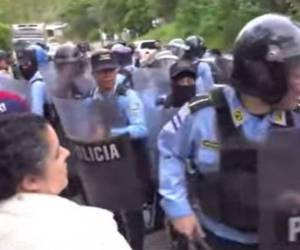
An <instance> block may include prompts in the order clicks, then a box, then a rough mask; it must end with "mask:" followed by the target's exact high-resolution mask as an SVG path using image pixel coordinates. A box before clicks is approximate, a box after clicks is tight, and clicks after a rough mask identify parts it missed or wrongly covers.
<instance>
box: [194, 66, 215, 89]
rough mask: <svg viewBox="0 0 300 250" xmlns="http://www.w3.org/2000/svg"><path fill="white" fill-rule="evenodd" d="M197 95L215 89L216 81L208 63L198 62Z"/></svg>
mask: <svg viewBox="0 0 300 250" xmlns="http://www.w3.org/2000/svg"><path fill="white" fill-rule="evenodd" d="M194 63H197V64H198V66H197V79H196V87H197V93H207V92H209V91H210V90H211V89H212V88H213V87H214V79H213V76H212V72H211V69H210V66H209V65H208V63H206V62H197V61H195V62H194Z"/></svg>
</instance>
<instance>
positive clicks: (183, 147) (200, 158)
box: [158, 86, 297, 244]
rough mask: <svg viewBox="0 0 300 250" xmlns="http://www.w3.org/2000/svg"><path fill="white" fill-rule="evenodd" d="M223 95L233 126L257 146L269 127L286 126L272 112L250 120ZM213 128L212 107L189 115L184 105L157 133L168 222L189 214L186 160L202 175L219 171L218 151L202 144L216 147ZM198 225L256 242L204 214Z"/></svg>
mask: <svg viewBox="0 0 300 250" xmlns="http://www.w3.org/2000/svg"><path fill="white" fill-rule="evenodd" d="M223 91H224V94H225V98H226V100H227V102H228V104H229V107H230V111H231V114H232V119H233V121H234V124H235V126H236V127H241V129H242V131H243V133H244V135H245V136H246V137H247V138H248V139H249V140H251V141H255V142H261V141H262V140H264V139H265V138H266V136H267V134H268V131H269V130H270V128H271V126H272V125H273V124H277V125H279V126H283V127H285V126H287V121H286V114H285V112H283V111H276V112H273V113H272V114H269V115H266V116H265V117H263V118H260V117H257V116H253V115H251V114H250V113H249V112H248V111H247V110H245V109H244V108H243V106H242V105H241V103H240V101H239V99H238V98H237V95H236V92H235V90H234V89H233V88H231V87H229V86H226V87H224V88H223ZM237 114H238V115H237ZM296 123H297V122H296ZM216 124H217V123H216V111H215V108H214V107H213V106H208V107H205V108H203V109H200V110H199V111H197V112H195V113H191V112H190V108H189V106H188V103H187V104H185V105H184V106H183V107H182V108H181V109H180V110H179V111H178V113H177V114H176V115H175V116H173V118H172V120H171V121H169V122H168V123H167V124H166V125H165V126H164V127H163V129H162V131H161V132H160V135H159V137H158V148H159V153H160V163H159V192H160V194H161V195H162V197H163V198H162V202H161V204H162V207H163V208H164V210H165V212H166V214H167V215H168V216H169V217H170V218H171V219H175V218H180V217H184V216H188V215H191V214H192V213H193V211H192V208H191V205H190V203H189V201H188V199H187V188H186V186H187V184H186V179H185V169H186V167H187V159H190V160H192V161H193V162H194V164H195V165H196V168H197V171H199V172H201V173H203V174H205V173H209V172H212V171H216V170H217V171H218V170H219V168H220V166H219V152H218V149H216V148H210V147H207V144H204V143H203V142H204V141H210V142H215V143H217V144H218V143H219V141H218V138H217V128H216ZM201 202H205V201H200V206H201ZM200 223H201V225H202V226H203V227H204V228H207V229H208V230H209V231H211V232H213V233H215V234H216V235H217V236H219V237H222V238H226V239H228V240H232V241H236V242H239V243H243V244H252V243H256V242H257V235H256V234H255V233H244V232H241V231H239V230H236V229H234V228H231V227H228V226H226V225H224V224H221V223H219V222H217V221H215V220H214V219H212V218H209V217H208V216H206V215H204V214H200Z"/></svg>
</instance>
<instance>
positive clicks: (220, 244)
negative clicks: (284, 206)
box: [158, 14, 300, 250]
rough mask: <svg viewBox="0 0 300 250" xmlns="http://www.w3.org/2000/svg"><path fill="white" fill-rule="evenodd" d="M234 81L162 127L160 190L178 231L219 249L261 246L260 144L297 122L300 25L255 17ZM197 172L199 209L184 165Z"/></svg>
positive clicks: (237, 50)
mask: <svg viewBox="0 0 300 250" xmlns="http://www.w3.org/2000/svg"><path fill="white" fill-rule="evenodd" d="M233 51H234V52H233V55H234V65H233V74H232V81H231V85H232V86H226V87H224V88H218V89H215V90H213V91H212V92H211V93H210V95H203V96H198V97H196V98H195V99H194V100H192V101H190V102H189V103H188V104H186V105H185V106H184V107H183V108H182V109H181V110H180V111H179V112H178V113H177V114H176V115H175V116H174V117H173V119H172V120H171V121H170V122H169V123H168V124H167V125H166V126H165V127H164V128H163V130H162V131H161V133H160V136H159V140H158V146H159V151H160V166H159V179H160V194H161V195H162V196H163V200H162V206H163V208H164V210H165V212H166V213H167V215H168V216H169V218H170V220H171V223H172V224H173V227H174V228H175V230H177V231H178V232H180V233H183V234H185V235H187V236H188V237H189V238H190V239H192V238H193V237H194V236H195V235H201V236H202V237H205V234H206V239H207V241H208V242H209V243H210V244H211V245H212V246H213V249H239V250H242V249H257V244H258V243H259V242H258V235H257V232H258V228H257V226H258V216H259V213H258V204H257V203H258V201H257V200H258V180H257V147H258V145H259V144H260V143H261V142H262V141H264V139H266V138H267V136H268V132H269V131H271V130H272V129H275V128H282V129H285V128H288V127H293V126H297V127H298V125H299V124H297V123H298V120H297V119H295V118H296V116H298V114H297V113H296V112H295V111H292V110H293V109H294V108H295V107H296V106H297V104H298V97H299V95H300V80H299V79H300V78H299V67H300V28H299V25H298V24H296V23H295V22H293V21H292V20H291V19H290V18H288V17H285V16H281V15H276V14H267V15H263V16H260V17H257V18H256V19H254V20H252V21H250V22H249V23H248V24H247V25H246V26H245V27H244V28H243V29H242V31H241V32H240V34H239V35H238V37H237V40H236V42H235V45H234V50H233ZM187 165H192V166H193V168H194V169H195V171H196V173H197V177H198V178H197V185H198V186H197V188H196V195H197V197H198V199H199V203H200V207H201V209H200V211H199V213H196V212H195V211H194V210H193V209H192V204H191V203H190V201H189V199H188V195H189V194H190V193H189V191H188V188H187V182H186V181H187V180H186V175H185V168H186V166H187Z"/></svg>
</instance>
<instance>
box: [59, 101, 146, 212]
mask: <svg viewBox="0 0 300 250" xmlns="http://www.w3.org/2000/svg"><path fill="white" fill-rule="evenodd" d="M53 101H54V104H55V107H56V110H57V112H58V114H59V117H60V120H61V123H62V126H63V129H64V131H65V134H66V136H67V137H68V138H69V140H70V141H71V144H72V153H73V154H74V155H75V156H76V159H77V160H78V164H77V165H78V173H79V176H80V179H81V180H82V184H83V187H84V191H85V195H86V198H87V201H88V204H89V205H92V206H98V207H103V208H107V209H110V210H113V211H117V210H120V209H138V208H140V207H141V205H142V202H143V197H142V196H143V195H142V192H141V189H142V187H141V183H140V180H139V178H138V176H137V167H140V166H137V165H136V161H135V158H134V153H133V149H132V144H131V141H130V140H129V136H128V135H127V134H125V135H122V136H119V137H112V136H111V133H110V132H111V130H112V129H113V128H118V127H122V126H125V122H126V121H125V119H124V118H123V117H122V114H121V113H120V112H119V109H118V107H117V103H116V102H113V101H111V102H107V101H101V100H99V99H96V100H94V99H92V98H86V99H82V100H74V99H59V98H53Z"/></svg>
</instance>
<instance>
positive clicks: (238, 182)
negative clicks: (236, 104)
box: [192, 88, 293, 232]
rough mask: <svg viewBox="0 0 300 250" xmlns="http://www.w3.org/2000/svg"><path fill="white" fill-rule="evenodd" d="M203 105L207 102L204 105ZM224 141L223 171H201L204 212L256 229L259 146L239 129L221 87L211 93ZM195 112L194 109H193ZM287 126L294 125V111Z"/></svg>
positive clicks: (242, 227)
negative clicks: (202, 172)
mask: <svg viewBox="0 0 300 250" xmlns="http://www.w3.org/2000/svg"><path fill="white" fill-rule="evenodd" d="M202 105H203V104H202ZM208 105H210V106H211V105H213V106H214V107H215V109H216V116H217V128H218V138H219V141H220V148H219V154H220V170H219V171H218V172H213V173H209V174H205V175H204V174H200V173H199V174H198V177H199V179H198V181H197V183H198V185H197V190H196V192H197V194H198V197H199V198H200V204H201V209H202V210H203V212H204V214H206V215H208V216H210V217H211V218H213V219H215V220H217V221H219V222H222V223H223V224H226V225H228V226H231V227H233V228H236V229H239V230H243V231H245V232H255V231H257V226H258V220H259V215H258V180H257V158H258V145H257V144H256V143H254V142H250V141H249V140H247V139H246V138H245V136H244V134H243V132H242V131H241V128H236V127H235V125H234V122H233V120H232V117H231V112H230V108H229V106H228V104H227V101H226V99H225V96H224V93H223V90H222V89H221V88H218V89H215V90H213V91H212V92H211V98H209V100H208V101H207V104H206V105H205V106H208ZM192 112H193V110H192ZM287 123H288V124H287V125H288V126H293V119H292V115H291V113H290V112H287Z"/></svg>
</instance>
